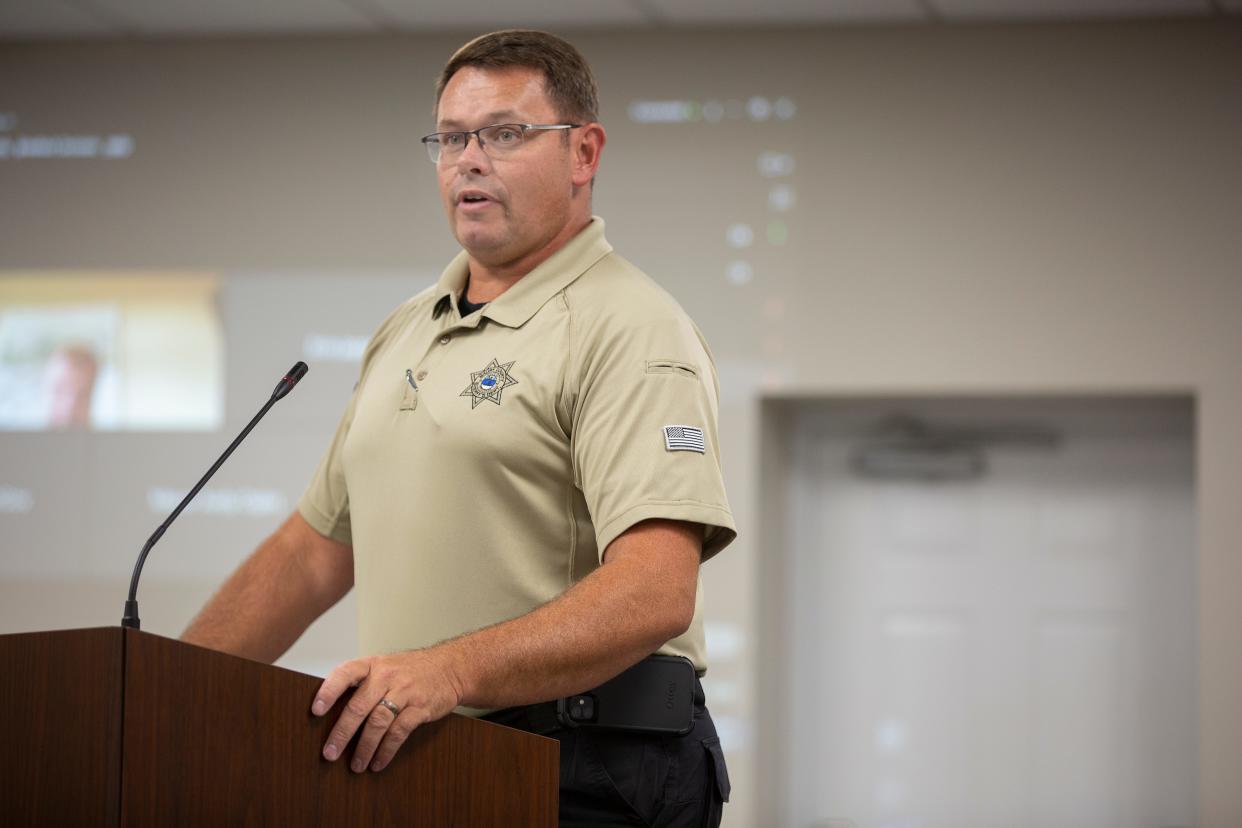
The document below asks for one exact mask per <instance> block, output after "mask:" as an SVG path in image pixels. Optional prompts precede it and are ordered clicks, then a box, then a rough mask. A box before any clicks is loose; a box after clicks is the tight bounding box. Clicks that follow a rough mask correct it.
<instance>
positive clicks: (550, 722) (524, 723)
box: [481, 676, 705, 736]
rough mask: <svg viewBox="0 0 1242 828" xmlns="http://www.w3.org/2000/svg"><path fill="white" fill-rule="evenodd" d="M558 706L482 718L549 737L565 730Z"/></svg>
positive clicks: (697, 687)
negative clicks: (559, 716)
mask: <svg viewBox="0 0 1242 828" xmlns="http://www.w3.org/2000/svg"><path fill="white" fill-rule="evenodd" d="M704 703H705V696H704V694H703V684H702V682H700V681H699V678H698V676H695V678H694V704H695V706H696V707H702V706H703V705H704ZM558 704H559V700H556V699H554V700H552V701H546V702H538V703H536V704H527V705H522V706H519V707H506V708H504V709H503V710H495V711H493V712H491V713H488V714H487V715H485V716H482V717H481V718H482V719H483V720H484V721H488V722H493V723H495V724H500V725H504V726H505V727H512V728H516V729H518V730H524V731H526V732H527V733H533V734H535V735H536V736H547V735H549V734H551V733H555V732H557V731H558V730H564V729H565V725H563V724H561V722H560V720H559V719H558V718H557V715H556V714H557V706H558Z"/></svg>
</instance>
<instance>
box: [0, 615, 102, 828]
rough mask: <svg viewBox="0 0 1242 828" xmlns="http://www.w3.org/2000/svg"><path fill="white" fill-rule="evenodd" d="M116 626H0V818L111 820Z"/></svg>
mask: <svg viewBox="0 0 1242 828" xmlns="http://www.w3.org/2000/svg"><path fill="white" fill-rule="evenodd" d="M121 664H122V654H121V629H120V627H114V628H101V629H95V630H63V631H56V632H40V633H21V634H18V635H0V666H2V668H3V671H2V672H0V715H2V716H3V717H4V720H3V732H4V741H5V745H4V748H3V750H0V822H2V823H3V824H5V825H109V826H110V825H116V824H117V818H118V816H119V813H120V800H119V798H118V797H119V795H120V779H121V772H120V770H121Z"/></svg>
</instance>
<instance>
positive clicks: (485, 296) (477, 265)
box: [465, 215, 591, 305]
mask: <svg viewBox="0 0 1242 828" xmlns="http://www.w3.org/2000/svg"><path fill="white" fill-rule="evenodd" d="M590 223H591V217H590V216H589V215H588V216H587V217H586V218H585V219H584V220H580V221H575V222H571V223H569V224H566V225H565V227H564V229H562V230H561V232H559V233H557V234H556V236H554V237H553V238H552V240H551V241H550V242H548V243H547V244H545V245H544V246H543V247H541V248H539V249H538V250H535V251H532V252H531V253H529V254H527V255H526V256H523V257H522V258H520V259H515V260H513V261H511V262H503V263H500V264H488V263H484V262H480V261H479V260H478V259H476V258H475V257H474V256H471V257H470V259H469V265H470V273H469V275H468V276H467V278H466V293H465V296H466V301H467V302H470V303H472V304H476V305H477V304H482V303H484V302H490V301H492V300H493V299H495V298H496V297H497V296H500V294H502V293H504V292H505V291H506V290H508V289H509V288H511V287H513V286H514V285H516V284H517V283H518V282H519V281H521V280H522V278H523V277H525V276H526V274H528V273H530V272H531V271H532V270H534V269H535V268H537V267H539V265H541V264H543V263H544V262H546V261H547V260H548V259H550V258H551V257H552V254H554V253H556V251H558V250H560V249H561V248H562V247H564V246H565V245H566V244H568V243H569V241H570V239H572V238H573V237H574V236H576V235H578V234H579V233H581V232H582V231H583V230H585V229H586V227H587V225H589V224H590Z"/></svg>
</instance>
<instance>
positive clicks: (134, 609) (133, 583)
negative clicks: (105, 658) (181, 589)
mask: <svg viewBox="0 0 1242 828" xmlns="http://www.w3.org/2000/svg"><path fill="white" fill-rule="evenodd" d="M306 371H307V368H306V363H305V362H298V363H296V364H295V365H294V366H293V367H292V368H290V369H289V373H287V374H285V375H284V376H283V377H281V379H280V382H278V383H276V388H275V389H274V390H273V391H272V396H271V398H270V399H269V400H268V401H267V402H266V403H264V404H263V407H262V408H260V409H259V413H258V414H255V415H254V419H252V420H251V421H250V423H249V424H248V425H247V426H246V427H245V428H243V429H242V432H241V434H238V435H237V439H235V440H234V441H233V442H232V443H230V444H229V447H228V448H226V449H225V450H224V454H221V455H220V459H219V460H217V461H216V462H215V464H213V465H212V467H211V468H210V469H208V470H207V473H206V474H205V475H203V479H202V480H199V481H198V483H197V484H196V485H195V486H194V488H193V489H190V493H189V494H187V495H186V496H185V498H184V499H182V501H181V502H180V503H178V504H177V508H176V509H173V510H172V514H171V515H169V516H168V517H167V518H166V519H165V520H164V522H163V523H161V524H160V526H159V528H158V529H156V530H155V531H154V532H153V533H152V534H151V537H150V538H148V539H147V542H146V545H145V546H143V547H142V552H141V553H139V555H138V563H136V564H135V565H134V575H133V577H132V578H130V580H129V599H128V600H127V601H126V602H125V615H124V616H122V617H121V626H122V627H130V628H132V629H135V630H139V629H142V621H141V620H139V618H138V578H139V577H141V576H142V565H143V564H144V563H146V562H147V554H148V553H149V552H150V551H151V547H153V546H155V544H156V542H157V541H159V539H160V538H162V537H163V536H164V532H165V531H167V529H168V527H169V526H171V525H172V522H173V521H174V520H176V519H177V515H179V514H181V510H182V509H184V508H185V507H186V506H187V505H188V504H189V502H190V501H191V500H193V499H194V496H195V495H196V494H198V492H199V489H201V488H203V486H206V485H207V481H208V480H210V479H211V476H212V475H213V474H215V473H216V470H217V469H219V468H220V467H221V466H222V465H224V461H225V460H228V459H229V455H230V454H232V453H233V449H235V448H237V447H238V446H239V445H240V444H241V441H242V440H245V439H246V435H247V434H249V433H250V430H251V429H253V428H254V427H255V426H256V425H258V423H259V420H261V419H263V415H264V414H266V413H267V412H268V409H270V408H271V407H272V406H273V405H275V404H276V401H277V400H279V399H281V398H283V397H284V396H285V395H286V394H288V393H289V392H290V391H292V390H293V386H295V385H297V384H298V380H300V379H302V377H304V376H306Z"/></svg>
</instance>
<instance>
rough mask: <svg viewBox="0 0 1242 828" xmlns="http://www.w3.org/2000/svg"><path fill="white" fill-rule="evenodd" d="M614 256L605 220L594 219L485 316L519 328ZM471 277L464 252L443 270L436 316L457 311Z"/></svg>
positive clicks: (489, 307) (498, 299) (497, 300)
mask: <svg viewBox="0 0 1242 828" xmlns="http://www.w3.org/2000/svg"><path fill="white" fill-rule="evenodd" d="M611 252H612V245H610V244H609V243H608V241H607V239H605V238H604V220H603V219H602V218H600V217H599V216H593V217H592V218H591V223H590V224H588V225H587V226H586V227H584V228H583V229H582V231H581V232H579V233H578V235H576V236H574V237H573V238H572V239H570V240H569V241H568V242H566V243H565V246H564V247H562V248H561V249H560V250H558V251H556V252H555V253H553V254H552V255H551V256H549V257H548V258H547V260H545V261H544V262H543V264H541V265H539V266H538V267H536V268H535V269H534V270H532V271H531V272H530V273H527V274H526V275H525V276H523V277H522V278H521V279H519V280H518V281H517V282H516V283H515V284H514V285H513V286H512V287H510V288H509V289H508V290H506V291H505V292H504V293H502V294H500V295H499V296H497V297H496V298H495V299H493V300H492V301H491V302H488V303H487V307H485V308H483V312H482V315H483V316H486V317H487V318H488V319H491V320H492V321H494V322H499V323H500V324H501V325H504V326H505V327H507V328H520V327H521V326H522V325H524V324H526V321H527V320H528V319H530V318H531V317H532V316H534V315H535V312H536V311H537V310H539V309H540V308H541V307H543V306H544V304H546V303H547V301H548V300H549V299H551V298H552V297H553V296H555V295H556V294H558V293H560V292H561V291H562V290H564V289H565V288H566V287H568V286H569V285H570V284H571V283H572V282H573V281H574V280H575V279H577V278H578V277H579V276H581V275H582V274H583V273H585V272H586V271H587V270H589V269H590V267H591V266H592V265H593V264H595V263H596V262H598V261H599V260H600V259H602V258H604V257H605V256H607V255H608V254H609V253H611ZM469 275H470V257H469V255H468V254H467V253H466V251H464V250H463V251H462V252H460V253H458V254H457V256H456V257H454V259H453V261H452V262H450V263H449V266H448V267H446V268H445V269H444V273H442V274H441V275H440V281H439V282H438V283H437V284H436V293H435V296H436V301H435V302H433V303H432V308H434V311H433V313H434V314H435V315H436V316H439V315H440V314H441V313H442V312H443V311H444V310H445V309H449V308H455V307H457V299H458V297H460V296H461V292H462V291H463V290H464V289H465V287H466V279H467V277H468V276H469ZM450 312H451V311H450Z"/></svg>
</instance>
